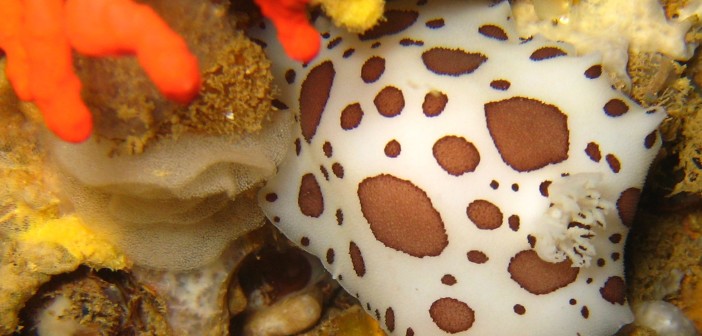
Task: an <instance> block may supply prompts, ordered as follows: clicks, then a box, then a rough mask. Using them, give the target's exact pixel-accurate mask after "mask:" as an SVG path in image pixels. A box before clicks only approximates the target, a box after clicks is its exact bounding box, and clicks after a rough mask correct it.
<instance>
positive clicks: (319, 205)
mask: <svg viewBox="0 0 702 336" xmlns="http://www.w3.org/2000/svg"><path fill="white" fill-rule="evenodd" d="M297 204H298V206H299V207H300V212H302V213H303V214H304V215H306V216H309V217H319V216H320V215H321V214H322V212H324V198H323V196H322V189H320V187H319V183H318V182H317V179H316V178H315V177H314V175H312V174H310V173H308V174H305V175H304V176H302V180H301V181H300V191H299V193H298V196H297Z"/></svg>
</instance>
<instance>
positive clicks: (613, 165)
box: [605, 154, 622, 173]
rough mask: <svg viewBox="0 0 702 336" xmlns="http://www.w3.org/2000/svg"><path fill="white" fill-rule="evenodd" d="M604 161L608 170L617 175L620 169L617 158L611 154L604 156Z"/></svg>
mask: <svg viewBox="0 0 702 336" xmlns="http://www.w3.org/2000/svg"><path fill="white" fill-rule="evenodd" d="M605 160H606V161H607V164H608V165H609V168H610V169H612V171H613V172H615V173H618V172H619V171H620V170H621V169H622V164H621V163H620V162H619V159H617V157H616V156H614V155H613V154H607V155H606V156H605Z"/></svg>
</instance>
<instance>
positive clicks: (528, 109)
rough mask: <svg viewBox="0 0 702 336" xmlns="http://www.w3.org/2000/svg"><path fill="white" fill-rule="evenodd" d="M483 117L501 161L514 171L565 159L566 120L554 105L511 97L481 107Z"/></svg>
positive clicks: (566, 154)
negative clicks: (483, 113)
mask: <svg viewBox="0 0 702 336" xmlns="http://www.w3.org/2000/svg"><path fill="white" fill-rule="evenodd" d="M485 118H486V119H487V127H488V131H489V132H490V136H491V137H492V139H493V142H494V143H495V146H496V147H497V150H498V152H499V153H500V156H501V157H502V160H503V161H504V162H505V163H507V165H509V166H510V167H512V168H513V169H514V170H516V171H519V172H525V171H532V170H536V169H539V168H543V167H545V166H546V165H549V164H555V163H559V162H561V161H564V160H566V159H568V147H569V140H568V138H569V134H570V133H569V131H568V117H567V116H566V115H565V114H563V112H561V110H560V109H559V108H558V107H556V106H554V105H549V104H546V103H543V102H541V101H538V100H534V99H530V98H525V97H513V98H509V99H506V100H501V101H496V102H490V103H487V104H485Z"/></svg>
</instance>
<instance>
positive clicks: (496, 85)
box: [490, 79, 512, 91]
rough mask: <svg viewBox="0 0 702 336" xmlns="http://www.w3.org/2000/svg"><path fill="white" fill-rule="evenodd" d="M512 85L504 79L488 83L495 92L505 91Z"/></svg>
mask: <svg viewBox="0 0 702 336" xmlns="http://www.w3.org/2000/svg"><path fill="white" fill-rule="evenodd" d="M511 85H512V83H510V82H509V81H508V80H504V79H496V80H494V81H492V82H490V87H491V88H493V89H495V90H500V91H507V89H509V87H510V86H511Z"/></svg>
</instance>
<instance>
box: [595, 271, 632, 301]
mask: <svg viewBox="0 0 702 336" xmlns="http://www.w3.org/2000/svg"><path fill="white" fill-rule="evenodd" d="M600 294H601V295H602V298H603V299H605V300H607V301H608V302H609V303H612V304H614V303H618V304H620V305H623V304H624V301H625V300H626V298H625V294H626V283H625V282H624V279H622V278H621V277H618V276H613V277H610V278H609V279H607V281H606V282H605V284H604V286H603V287H602V288H600Z"/></svg>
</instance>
